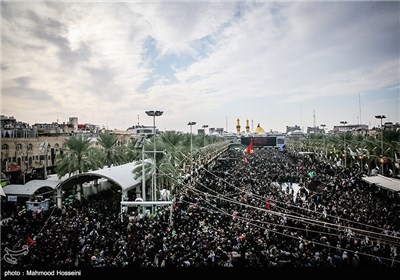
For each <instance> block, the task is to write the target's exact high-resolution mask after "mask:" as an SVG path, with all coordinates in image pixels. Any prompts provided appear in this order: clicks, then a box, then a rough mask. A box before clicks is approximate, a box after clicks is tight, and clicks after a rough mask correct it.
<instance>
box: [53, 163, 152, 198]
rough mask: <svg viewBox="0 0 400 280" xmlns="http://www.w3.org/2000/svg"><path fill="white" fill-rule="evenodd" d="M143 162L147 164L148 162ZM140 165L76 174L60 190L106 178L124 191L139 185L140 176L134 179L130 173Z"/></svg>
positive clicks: (65, 181)
mask: <svg viewBox="0 0 400 280" xmlns="http://www.w3.org/2000/svg"><path fill="white" fill-rule="evenodd" d="M145 161H148V162H149V160H145ZM141 164H142V163H141V162H130V163H127V164H123V165H118V166H113V167H107V168H103V169H100V170H95V171H89V172H85V173H82V174H76V175H73V176H71V177H69V178H67V179H65V180H64V181H63V182H62V183H61V184H60V186H61V188H64V187H68V186H74V185H77V184H82V183H85V182H89V181H93V180H95V179H101V178H106V179H108V180H110V181H112V182H114V183H115V184H117V185H119V186H120V187H121V189H122V190H123V191H126V190H129V189H132V188H133V187H134V186H137V185H138V184H140V183H141V181H142V178H141V176H139V177H138V178H135V175H134V174H133V172H132V171H133V170H134V169H135V167H136V166H141Z"/></svg>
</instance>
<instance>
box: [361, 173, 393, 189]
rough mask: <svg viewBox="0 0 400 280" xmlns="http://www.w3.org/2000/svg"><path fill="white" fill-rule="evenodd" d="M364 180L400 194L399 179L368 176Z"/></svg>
mask: <svg viewBox="0 0 400 280" xmlns="http://www.w3.org/2000/svg"><path fill="white" fill-rule="evenodd" d="M362 179H363V181H365V182H368V183H370V184H375V185H378V186H381V187H383V188H385V189H389V190H392V191H396V192H400V180H398V179H394V178H389V177H385V176H382V175H376V176H366V177H363V178H362Z"/></svg>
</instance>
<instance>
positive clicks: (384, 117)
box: [375, 115, 386, 175]
mask: <svg viewBox="0 0 400 280" xmlns="http://www.w3.org/2000/svg"><path fill="white" fill-rule="evenodd" d="M375 118H377V119H381V154H382V159H381V174H382V175H383V127H382V119H386V116H385V115H378V116H375Z"/></svg>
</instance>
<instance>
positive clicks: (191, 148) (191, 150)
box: [190, 125, 193, 153]
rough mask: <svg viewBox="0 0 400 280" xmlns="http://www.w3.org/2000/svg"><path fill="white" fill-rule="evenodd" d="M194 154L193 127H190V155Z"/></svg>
mask: <svg viewBox="0 0 400 280" xmlns="http://www.w3.org/2000/svg"><path fill="white" fill-rule="evenodd" d="M192 152H193V137H192V125H190V153H192Z"/></svg>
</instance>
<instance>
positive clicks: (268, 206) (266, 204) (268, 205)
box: [265, 199, 271, 210]
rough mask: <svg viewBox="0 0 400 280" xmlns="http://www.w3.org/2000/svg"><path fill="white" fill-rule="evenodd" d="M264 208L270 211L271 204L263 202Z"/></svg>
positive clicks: (266, 201)
mask: <svg viewBox="0 0 400 280" xmlns="http://www.w3.org/2000/svg"><path fill="white" fill-rule="evenodd" d="M265 208H267V209H268V210H271V204H269V201H268V199H266V200H265Z"/></svg>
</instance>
